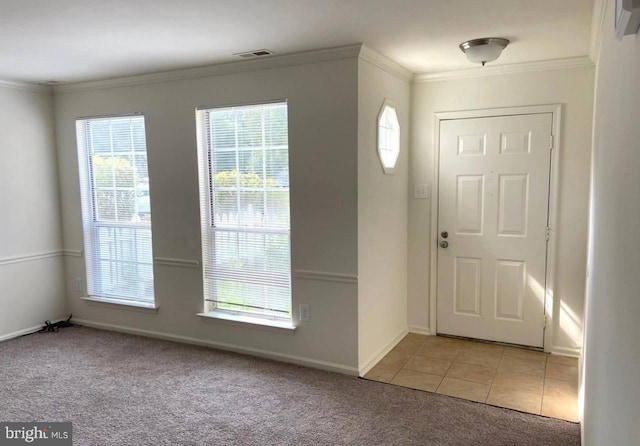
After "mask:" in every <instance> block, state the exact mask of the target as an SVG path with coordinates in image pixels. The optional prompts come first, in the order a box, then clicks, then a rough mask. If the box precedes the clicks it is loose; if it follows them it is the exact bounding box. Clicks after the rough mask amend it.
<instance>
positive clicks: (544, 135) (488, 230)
mask: <svg viewBox="0 0 640 446" xmlns="http://www.w3.org/2000/svg"><path fill="white" fill-rule="evenodd" d="M551 131H552V114H551V113H541V114H531V115H514V116H499V117H489V118H473V119H457V120H448V121H441V124H440V148H439V149H440V167H439V169H440V172H439V196H438V242H439V245H438V247H437V249H438V264H437V271H438V277H437V281H438V286H437V292H438V294H437V331H438V333H441V334H449V335H457V336H465V337H470V338H476V339H485V340H490V341H500V342H508V343H513V344H520V345H528V346H533V347H542V346H543V335H544V297H545V291H544V290H545V271H546V255H547V225H548V220H547V217H548V207H549V170H550V160H551V150H550V148H551V145H550V144H551ZM444 232H446V233H447V234H443V233H444ZM445 235H446V238H445V237H444V236H445ZM442 242H446V245H448V246H446V247H444V245H442V246H441V243H442Z"/></svg>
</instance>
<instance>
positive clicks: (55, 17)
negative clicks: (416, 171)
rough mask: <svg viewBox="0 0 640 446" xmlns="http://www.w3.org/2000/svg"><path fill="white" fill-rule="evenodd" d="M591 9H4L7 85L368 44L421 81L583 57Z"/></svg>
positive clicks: (128, 1)
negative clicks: (483, 61) (488, 45)
mask: <svg viewBox="0 0 640 446" xmlns="http://www.w3.org/2000/svg"><path fill="white" fill-rule="evenodd" d="M592 3H593V0H486V1H485V0H483V1H480V0H46V1H44V0H0V78H3V79H13V80H23V81H35V82H38V81H45V80H50V79H55V80H59V81H62V82H75V81H83V80H93V79H104V78H111V77H117V76H124V75H133V74H142V73H149V72H155V71H165V70H171V69H176V68H183V67H193V66H200V65H209V64H213V63H219V62H228V61H234V60H241V59H239V58H238V57H237V56H233V55H232V54H233V53H237V52H241V51H247V50H253V49H259V48H268V49H270V50H273V51H275V52H277V53H279V54H283V53H291V52H298V51H304V50H309V49H318V48H326V47H333V46H341V45H348V44H352V43H357V42H364V43H366V44H367V45H368V46H369V47H370V48H372V49H374V50H377V51H378V52H380V53H382V54H384V55H386V56H388V57H390V58H391V59H393V60H395V61H396V62H398V63H400V64H401V65H403V66H405V67H406V68H408V69H410V70H411V71H413V72H415V73H425V72H438V71H447V70H454V69H464V68H470V64H469V63H468V62H467V61H466V59H465V57H464V55H463V54H462V52H461V51H460V50H459V49H458V44H459V43H461V42H462V41H464V40H469V39H473V38H478V37H506V38H508V39H511V40H512V44H511V45H510V46H509V47H508V48H507V49H506V50H505V52H504V53H503V55H502V57H501V58H500V59H498V61H496V62H494V64H495V65H498V64H511V63H518V62H528V61H537V60H546V59H558V58H565V57H574V56H584V55H586V54H587V53H588V50H589V34H590V26H591V8H592Z"/></svg>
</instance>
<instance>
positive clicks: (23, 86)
mask: <svg viewBox="0 0 640 446" xmlns="http://www.w3.org/2000/svg"><path fill="white" fill-rule="evenodd" d="M0 88H9V89H12V90H22V91H31V92H34V93H51V92H52V90H51V87H50V86H48V85H40V84H35V83H32V82H21V81H10V80H7V79H0Z"/></svg>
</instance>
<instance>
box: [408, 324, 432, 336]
mask: <svg viewBox="0 0 640 446" xmlns="http://www.w3.org/2000/svg"><path fill="white" fill-rule="evenodd" d="M409 333H415V334H421V335H427V336H431V331H430V330H429V327H427V326H424V325H409Z"/></svg>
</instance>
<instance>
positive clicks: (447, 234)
mask: <svg viewBox="0 0 640 446" xmlns="http://www.w3.org/2000/svg"><path fill="white" fill-rule="evenodd" d="M440 236H441V237H442V238H447V237H449V233H448V232H447V231H442V232H441V233H440Z"/></svg>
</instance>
